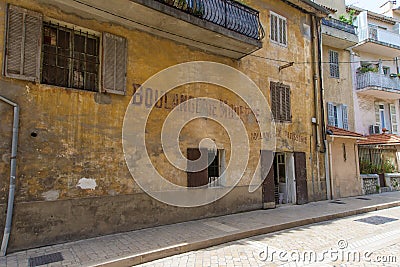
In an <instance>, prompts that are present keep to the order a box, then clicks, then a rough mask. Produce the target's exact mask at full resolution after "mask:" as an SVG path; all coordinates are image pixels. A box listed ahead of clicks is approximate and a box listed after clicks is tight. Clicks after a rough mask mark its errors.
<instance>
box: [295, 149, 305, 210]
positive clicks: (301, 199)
mask: <svg viewBox="0 0 400 267" xmlns="http://www.w3.org/2000/svg"><path fill="white" fill-rule="evenodd" d="M294 167H295V176H296V199H297V204H300V205H301V204H305V203H307V202H308V189H307V164H306V153H304V152H295V153H294Z"/></svg>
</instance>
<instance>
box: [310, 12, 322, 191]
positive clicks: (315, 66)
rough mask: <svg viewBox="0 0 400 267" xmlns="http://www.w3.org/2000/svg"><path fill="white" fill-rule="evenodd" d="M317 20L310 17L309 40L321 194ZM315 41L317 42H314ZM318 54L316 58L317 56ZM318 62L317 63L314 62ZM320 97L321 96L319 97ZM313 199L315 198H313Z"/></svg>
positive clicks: (318, 38)
mask: <svg viewBox="0 0 400 267" xmlns="http://www.w3.org/2000/svg"><path fill="white" fill-rule="evenodd" d="M317 24H318V18H316V17H315V16H314V15H311V40H312V58H313V60H312V62H313V87H314V112H315V119H316V122H315V139H316V144H315V145H316V149H315V151H316V155H315V156H316V169H317V182H318V191H319V192H321V174H320V166H319V164H320V159H319V152H320V148H321V138H320V123H321V121H320V114H319V97H318V94H319V92H318V91H319V86H318V82H319V81H318V78H319V77H318V76H319V74H320V71H319V63H320V61H321V57H320V36H319V31H318V25H317ZM315 39H317V41H316V40H315ZM317 54H318V56H317ZM317 60H318V63H316V61H317ZM321 97H322V95H321ZM314 197H315V196H314Z"/></svg>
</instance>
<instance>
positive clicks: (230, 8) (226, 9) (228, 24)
mask: <svg viewBox="0 0 400 267" xmlns="http://www.w3.org/2000/svg"><path fill="white" fill-rule="evenodd" d="M155 1H158V2H161V3H163V4H166V5H169V6H171V7H174V8H177V9H179V10H182V11H184V12H186V13H188V14H191V15H193V16H196V17H199V18H201V19H204V20H206V21H209V22H212V23H215V24H217V25H220V26H222V27H225V28H227V29H229V30H232V31H235V32H238V33H240V34H243V35H245V36H248V37H251V38H254V39H257V40H261V39H262V38H264V35H265V33H264V30H263V28H262V25H261V23H260V18H259V12H258V11H257V10H255V9H253V8H251V7H248V6H246V5H243V4H241V3H239V2H236V1H233V0H155Z"/></svg>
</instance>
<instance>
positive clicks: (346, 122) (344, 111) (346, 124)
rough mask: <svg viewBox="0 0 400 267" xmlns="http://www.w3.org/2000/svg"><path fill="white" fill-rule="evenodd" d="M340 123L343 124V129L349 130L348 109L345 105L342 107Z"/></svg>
mask: <svg viewBox="0 0 400 267" xmlns="http://www.w3.org/2000/svg"><path fill="white" fill-rule="evenodd" d="M342 122H343V129H345V130H348V129H349V115H348V108H347V106H346V105H342Z"/></svg>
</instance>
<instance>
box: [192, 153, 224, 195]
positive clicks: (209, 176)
mask: <svg viewBox="0 0 400 267" xmlns="http://www.w3.org/2000/svg"><path fill="white" fill-rule="evenodd" d="M203 153H204V154H205V155H207V157H206V159H204V160H207V162H199V161H197V160H198V159H199V158H200V155H201V154H203ZM187 159H188V160H190V161H193V162H190V161H189V162H188V169H189V170H190V169H192V168H193V167H194V169H196V170H197V169H202V168H203V167H204V169H203V170H200V171H196V172H190V171H188V173H187V175H188V176H187V178H188V181H187V185H188V187H199V186H204V185H208V187H219V186H222V184H223V180H224V178H223V175H222V174H223V172H224V169H225V165H224V164H225V151H224V150H222V149H217V150H210V149H206V148H202V149H201V153H200V150H199V149H197V148H188V149H187ZM190 164H192V165H191V166H190V167H189V165H190Z"/></svg>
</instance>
